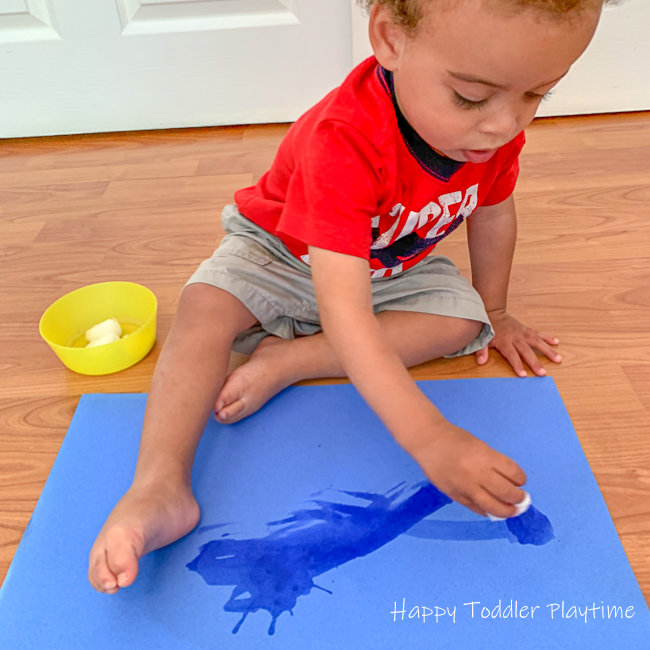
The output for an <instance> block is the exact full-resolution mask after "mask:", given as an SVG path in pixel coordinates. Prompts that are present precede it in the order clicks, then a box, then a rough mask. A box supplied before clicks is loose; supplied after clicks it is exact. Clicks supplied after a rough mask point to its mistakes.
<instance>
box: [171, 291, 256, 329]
mask: <svg viewBox="0 0 650 650" xmlns="http://www.w3.org/2000/svg"><path fill="white" fill-rule="evenodd" d="M177 319H178V320H182V321H184V322H186V323H188V324H189V323H191V324H193V325H195V326H196V325H199V324H206V325H208V326H210V327H214V329H215V330H224V329H226V330H229V331H230V332H231V333H232V334H233V335H236V334H239V333H240V332H243V331H244V330H246V329H248V328H249V327H251V326H252V325H254V324H255V322H256V318H255V316H253V314H252V313H251V312H250V311H249V309H248V308H247V307H246V306H245V305H244V303H242V302H241V301H240V300H239V298H237V297H236V296H234V295H233V294H231V293H229V292H228V291H226V290H224V289H220V288H219V287H215V286H213V285H211V284H205V283H203V282H194V283H192V284H188V285H187V286H186V287H185V288H184V289H183V291H182V292H181V296H180V300H179V303H178V312H177Z"/></svg>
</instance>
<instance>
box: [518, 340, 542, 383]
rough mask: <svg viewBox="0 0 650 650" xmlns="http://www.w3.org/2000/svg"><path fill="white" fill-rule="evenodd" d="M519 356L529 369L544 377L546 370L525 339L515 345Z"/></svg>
mask: <svg viewBox="0 0 650 650" xmlns="http://www.w3.org/2000/svg"><path fill="white" fill-rule="evenodd" d="M515 348H516V349H517V352H519V356H520V357H521V358H522V359H523V360H524V361H525V362H526V363H527V364H528V366H529V367H530V369H531V370H532V371H533V372H534V373H535V374H536V375H538V376H539V377H544V376H545V375H546V370H544V366H542V364H541V363H540V362H539V359H538V358H537V355H536V354H535V352H534V351H533V349H532V348H531V347H530V345H529V344H528V343H526V342H525V341H520V342H518V343H517V344H516V345H515Z"/></svg>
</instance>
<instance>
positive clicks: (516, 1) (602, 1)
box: [357, 0, 619, 33]
mask: <svg viewBox="0 0 650 650" xmlns="http://www.w3.org/2000/svg"><path fill="white" fill-rule="evenodd" d="M434 1H438V2H440V0H357V3H358V4H359V5H360V6H361V7H362V8H363V9H365V10H366V11H367V12H369V11H370V9H371V7H372V5H375V4H379V5H385V6H386V7H388V9H390V11H391V13H392V14H393V17H394V19H395V22H397V23H398V24H399V25H401V26H402V27H403V28H404V29H406V31H407V32H410V33H413V32H415V30H416V28H417V26H418V23H419V22H420V20H421V18H422V15H423V5H424V4H426V3H428V2H434ZM500 1H501V2H507V3H509V4H511V5H513V6H515V7H519V8H521V9H528V8H530V9H537V10H539V11H542V12H544V13H546V14H549V15H551V16H553V17H555V18H561V17H563V16H565V15H568V14H573V15H575V14H576V13H578V12H580V11H581V10H583V9H585V8H587V7H593V6H599V5H600V6H602V5H606V4H615V3H617V2H618V1H619V0H500ZM443 2H446V3H447V4H448V3H449V2H450V0H443Z"/></svg>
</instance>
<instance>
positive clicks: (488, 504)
mask: <svg viewBox="0 0 650 650" xmlns="http://www.w3.org/2000/svg"><path fill="white" fill-rule="evenodd" d="M522 498H523V497H522ZM474 502H475V503H476V505H478V506H479V508H481V509H482V510H484V511H485V512H486V513H489V514H491V515H492V516H494V517H501V518H502V519H507V518H508V517H512V516H513V515H514V514H516V512H517V508H515V507H514V506H513V505H508V504H507V503H504V502H503V501H501V500H500V499H498V498H497V497H495V496H494V495H493V494H491V493H490V492H488V491H487V490H486V489H485V488H482V489H481V491H480V493H479V494H478V495H476V496H475V497H474Z"/></svg>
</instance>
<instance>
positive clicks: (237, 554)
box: [187, 483, 553, 634]
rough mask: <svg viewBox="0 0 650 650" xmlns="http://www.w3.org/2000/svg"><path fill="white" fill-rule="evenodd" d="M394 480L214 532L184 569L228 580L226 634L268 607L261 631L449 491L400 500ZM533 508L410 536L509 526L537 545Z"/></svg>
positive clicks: (541, 528)
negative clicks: (351, 500)
mask: <svg viewBox="0 0 650 650" xmlns="http://www.w3.org/2000/svg"><path fill="white" fill-rule="evenodd" d="M402 486H403V484H400V485H398V486H396V487H395V488H393V489H392V490H389V491H388V492H387V493H386V494H383V495H382V494H375V493H372V492H347V491H342V492H343V494H347V495H348V496H351V497H355V498H358V499H362V500H365V501H367V502H368V504H367V505H365V506H357V505H348V504H344V503H333V502H330V501H323V500H318V499H316V500H313V501H312V503H314V504H315V505H316V506H317V507H316V508H312V509H305V510H298V511H296V512H293V513H291V515H290V516H289V517H287V518H285V519H281V520H279V521H272V522H269V524H268V525H269V526H281V528H279V529H278V530H275V531H273V532H272V533H270V534H269V535H267V536H266V537H263V538H255V539H243V540H240V539H223V535H222V539H217V540H213V541H210V542H208V543H207V544H204V545H203V546H201V547H200V550H199V555H198V556H197V557H196V558H195V559H194V560H192V561H191V562H190V563H189V564H188V565H187V568H188V569H190V570H191V571H195V572H197V573H198V574H199V575H200V576H201V577H202V578H203V580H204V581H205V582H206V583H207V584H209V585H223V586H227V585H234V589H233V591H232V594H231V596H230V599H229V600H228V602H227V603H226V604H225V605H224V610H225V611H227V612H240V613H241V614H242V617H241V619H240V620H239V622H238V623H237V625H236V626H235V628H234V629H233V634H236V633H237V631H238V630H239V628H240V627H241V625H242V623H243V622H244V620H245V619H246V617H247V616H248V614H250V613H254V612H257V611H259V610H260V609H264V610H266V611H268V612H269V613H270V614H271V617H272V620H271V624H270V626H269V630H268V633H269V634H274V633H275V625H276V621H277V619H278V617H279V616H280V614H282V612H285V611H288V612H289V613H291V615H293V608H294V607H295V605H296V602H297V600H298V598H299V597H300V596H306V595H307V594H309V593H310V592H311V590H312V589H313V588H318V589H323V588H322V587H319V586H318V585H316V584H315V583H314V581H313V578H315V577H316V576H319V575H321V574H323V573H325V572H327V571H329V570H331V569H334V568H335V567H339V566H341V565H342V564H345V563H346V562H349V561H350V560H354V559H356V558H359V557H363V556H366V555H368V554H370V553H372V552H373V551H376V550H377V549H379V548H381V547H382V546H385V545H386V544H388V543H389V542H390V541H392V540H394V539H395V538H396V537H399V536H400V535H402V534H404V533H406V532H407V531H409V530H410V529H411V528H412V527H413V526H414V525H415V524H418V523H419V522H422V520H423V519H424V518H425V517H428V516H429V515H431V514H433V513H434V512H436V511H437V510H439V509H440V508H442V507H443V506H446V505H448V504H450V503H451V499H450V498H449V497H447V496H446V495H445V494H443V493H442V492H440V491H439V490H438V489H437V488H436V487H434V486H433V485H431V484H430V483H422V484H418V485H416V486H414V487H413V488H411V490H415V492H414V493H413V494H411V495H410V496H408V497H406V498H402V499H401V498H400V497H402V496H403V495H404V493H405V491H406V488H404V487H402ZM531 510H532V508H531ZM535 513H537V514H536V515H534V516H529V517H526V518H525V519H522V517H523V515H522V517H518V518H515V519H518V520H521V521H520V522H519V523H516V524H513V523H512V522H513V521H514V520H507V521H506V522H505V524H504V522H495V523H494V524H491V523H489V522H483V521H480V522H433V521H431V522H422V523H423V524H424V523H426V524H427V525H429V526H430V528H429V530H428V533H427V532H423V533H422V534H421V535H418V536H422V537H429V538H431V539H450V540H451V539H453V540H484V539H498V538H510V537H511V536H510V535H509V533H508V530H510V532H511V533H512V534H513V535H514V536H515V537H516V539H517V540H518V541H519V543H521V544H545V543H547V541H550V539H552V535H553V533H552V528H551V527H550V522H549V521H548V519H546V517H544V515H542V514H541V513H539V512H538V511H535ZM538 515H539V516H538ZM542 518H543V520H545V522H546V524H547V526H546V527H545V525H544V523H543V521H542ZM436 524H437V527H435V525H436ZM420 525H422V524H420ZM506 525H507V527H506ZM219 527H221V525H220V524H217V525H215V526H205V527H203V528H201V529H200V532H204V531H208V530H211V529H216V528H219ZM432 527H433V528H432ZM549 530H550V537H549ZM323 591H327V590H326V589H323ZM328 593H331V592H328Z"/></svg>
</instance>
